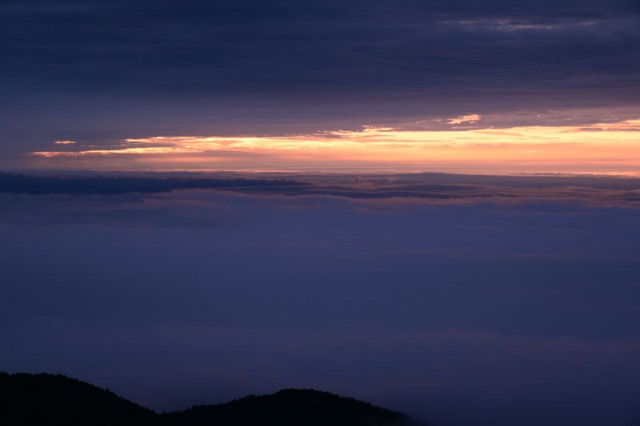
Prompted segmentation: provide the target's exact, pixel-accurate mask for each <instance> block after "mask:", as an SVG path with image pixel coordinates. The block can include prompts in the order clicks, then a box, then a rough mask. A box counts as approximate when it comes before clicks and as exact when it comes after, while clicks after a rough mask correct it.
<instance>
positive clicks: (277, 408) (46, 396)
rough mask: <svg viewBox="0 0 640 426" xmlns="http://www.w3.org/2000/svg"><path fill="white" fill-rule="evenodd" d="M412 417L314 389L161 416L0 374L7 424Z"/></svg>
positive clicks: (280, 423)
mask: <svg viewBox="0 0 640 426" xmlns="http://www.w3.org/2000/svg"><path fill="white" fill-rule="evenodd" d="M418 424H420V423H418V422H415V421H414V420H412V419H411V418H409V417H408V416H406V415H404V414H402V413H398V412H395V411H391V410H387V409H384V408H380V407H376V406H373V405H371V404H368V403H366V402H362V401H357V400H355V399H353V398H344V397H340V396H337V395H333V394H331V393H328V392H321V391H317V390H311V389H286V390H282V391H280V392H277V393H274V394H272V395H263V396H255V395H250V396H248V397H245V398H241V399H237V400H234V401H231V402H229V403H226V404H217V405H200V406H194V407H192V408H190V409H188V410H184V411H177V412H172V413H166V414H158V413H155V412H153V411H151V410H149V409H146V408H143V407H141V406H139V405H137V404H134V403H133V402H130V401H127V400H126V399H124V398H121V397H119V396H117V395H116V394H114V393H113V392H110V391H108V390H105V389H101V388H99V387H96V386H93V385H91V384H88V383H85V382H81V381H79V380H75V379H71V378H69V377H65V376H61V375H52V374H24V373H19V374H6V373H0V425H3V426H58V425H59V426H63V425H64V426H103V425H104V426H107V425H113V426H116V425H117V426H138V425H139V426H271V425H274V426H276V425H277V426H294V425H295V426H301V425H305V426H320V425H322V426H343V425H344V426H347V425H348V426H405V425H418Z"/></svg>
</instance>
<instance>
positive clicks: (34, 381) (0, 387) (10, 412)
mask: <svg viewBox="0 0 640 426" xmlns="http://www.w3.org/2000/svg"><path fill="white" fill-rule="evenodd" d="M156 417H157V414H156V413H154V412H153V411H151V410H148V409H146V408H142V407H140V406H139V405H136V404H134V403H133V402H130V401H127V400H126V399H124V398H121V397H119V396H117V395H116V394H114V393H113V392H110V391H108V390H105V389H101V388H99V387H96V386H93V385H90V384H88V383H84V382H81V381H79V380H75V379H71V378H69V377H65V376H59V375H52V374H5V373H0V424H1V425H3V426H22V425H25V426H58V425H60V426H103V425H104V426H112V425H122V426H134V425H136V426H137V425H140V426H146V425H155V424H157V421H156Z"/></svg>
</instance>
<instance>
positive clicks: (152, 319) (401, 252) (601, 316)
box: [0, 175, 640, 426]
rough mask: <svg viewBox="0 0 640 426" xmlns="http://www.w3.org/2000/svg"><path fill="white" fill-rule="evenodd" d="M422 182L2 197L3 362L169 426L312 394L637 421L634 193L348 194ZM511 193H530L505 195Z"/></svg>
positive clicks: (593, 189)
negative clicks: (217, 405)
mask: <svg viewBox="0 0 640 426" xmlns="http://www.w3.org/2000/svg"><path fill="white" fill-rule="evenodd" d="M415 178H416V177H415V176H414V177H413V178H411V177H410V176H407V177H404V178H403V177H402V176H396V177H395V181H394V180H387V179H391V178H390V177H386V178H385V177H380V176H378V177H377V178H373V177H369V178H368V179H365V180H360V181H357V180H356V178H354V177H336V176H334V177H332V178H320V177H315V178H312V177H307V181H308V183H309V185H308V188H314V189H317V188H320V187H322V186H323V185H324V187H325V188H326V189H327V193H323V194H320V193H315V194H314V193H310V194H305V193H304V192H303V193H300V194H298V195H297V196H286V195H284V194H278V193H261V194H258V193H249V192H245V193H238V192H229V191H219V190H210V189H209V190H202V189H192V190H188V191H173V192H160V193H144V192H136V193H126V194H113V195H92V194H89V193H84V194H76V195H70V194H42V195H35V194H25V193H21V194H20V193H4V194H1V195H0V197H1V202H0V240H1V241H2V244H1V245H0V256H1V257H2V259H3V268H4V269H3V277H4V278H3V282H2V289H3V298H2V299H1V300H0V336H1V337H2V341H3V342H5V343H6V345H5V346H4V347H5V348H6V349H5V350H3V351H2V352H1V353H0V364H1V365H2V366H3V368H4V369H6V370H10V371H44V370H46V371H50V372H62V373H66V374H70V375H73V376H77V377H80V378H83V379H86V380H90V381H92V382H94V383H97V384H99V385H101V386H108V387H110V388H112V389H113V390H115V391H117V392H120V393H122V394H123V395H124V396H127V397H130V398H132V399H134V400H136V401H139V402H141V403H143V404H146V405H150V406H152V407H153V408H156V409H160V410H163V409H174V408H182V407H185V406H188V405H190V404H193V403H211V402H216V401H224V400H228V399H231V398H234V397H237V396H241V395H245V394H247V393H252V392H254V393H256V392H268V391H273V390H276V389H278V388H283V387H290V386H300V387H316V388H321V389H325V390H329V391H334V392H339V393H343V394H349V395H353V396H356V397H359V398H363V399H367V400H371V401H373V402H375V403H378V404H382V405H386V406H389V407H391V408H395V409H401V410H404V411H406V412H408V413H409V414H411V415H413V416H415V417H419V418H424V419H427V420H429V419H430V420H433V421H434V422H435V424H442V425H453V426H463V425H477V424H491V425H504V426H507V425H513V424H523V425H529V424H531V425H534V424H542V423H544V424H547V425H554V426H555V425H557V426H560V425H566V424H583V425H589V426H591V425H594V426H595V425H602V424H608V425H627V424H630V422H632V421H634V419H637V418H638V414H640V410H639V409H640V401H638V400H637V395H638V394H639V393H640V387H639V386H638V383H640V371H639V370H638V364H637V359H638V356H640V327H639V324H640V317H639V316H638V315H639V312H640V309H639V307H640V299H639V298H638V286H637V276H638V274H639V273H640V268H639V264H638V261H637V255H636V254H637V253H639V252H640V243H639V241H640V227H638V220H637V218H638V209H637V206H636V203H637V202H626V203H622V202H613V203H611V202H609V203H603V202H601V200H599V197H600V194H601V193H605V194H609V195H607V197H609V196H610V194H612V193H617V191H632V190H634V186H633V185H634V184H635V183H634V181H633V180H624V179H623V180H619V179H604V178H594V177H583V178H568V179H569V180H568V181H564V183H565V184H566V183H567V182H569V183H571V186H572V187H573V186H574V185H575V188H576V189H574V190H575V191H577V192H579V193H580V194H582V195H581V196H580V197H578V198H573V197H565V196H557V195H555V193H556V192H557V191H566V190H567V189H566V188H565V189H558V188H556V186H557V185H559V184H558V182H562V178H561V177H556V178H547V179H548V180H546V181H545V180H544V179H542V178H538V177H528V178H495V177H486V178H485V179H486V181H482V180H481V179H480V178H478V181H477V182H476V185H477V186H476V187H475V188H471V189H469V188H467V187H465V186H461V187H460V188H457V187H456V185H461V181H465V179H469V178H468V177H454V176H446V175H442V176H432V179H434V181H432V182H431V185H432V186H435V188H436V189H437V190H446V191H448V193H449V194H451V193H454V192H456V191H462V192H465V191H469V190H471V191H479V192H480V191H489V192H487V194H486V195H487V196H485V197H482V198H470V199H465V200H464V202H460V200H459V199H453V200H448V201H447V200H445V201H439V200H430V199H424V198H422V199H421V198H419V197H408V196H404V195H403V196H402V197H399V196H392V197H384V198H377V197H376V198H362V197H360V198H356V197H353V196H344V194H342V195H340V196H336V195H337V194H336V193H335V192H336V188H337V187H340V185H343V186H349V187H350V188H351V189H350V190H351V191H352V190H353V188H354V187H355V186H358V185H360V187H361V188H363V189H362V191H363V192H366V191H374V190H375V189H376V188H378V189H380V190H382V188H385V187H386V186H389V188H388V189H386V190H388V191H391V192H393V191H397V188H394V187H393V185H394V184H395V185H400V184H402V185H405V186H406V185H408V184H409V182H407V181H403V179H407V180H408V179H415ZM332 179H333V181H332ZM376 179H377V180H376ZM437 179H443V180H446V184H445V181H440V182H437ZM456 179H459V180H456ZM501 179H502V180H504V179H509V181H508V182H509V184H508V185H506V184H505V183H504V181H502V182H503V183H502V185H501V184H500V182H501ZM564 179H567V178H564ZM571 179H574V180H571ZM580 179H582V180H580ZM436 182H437V184H436ZM465 182H466V184H469V183H470V182H468V180H467V181H465ZM514 182H516V183H514ZM545 182H546V183H545ZM411 184H413V185H414V190H415V184H416V182H413V181H412V182H411ZM578 184H579V185H578ZM588 184H589V185H590V186H589V185H588ZM423 185H424V182H423ZM437 185H440V186H437ZM446 185H449V186H446ZM451 185H453V186H454V187H456V189H452V188H451ZM625 185H627V186H626V187H625V188H624V189H623V188H621V187H620V186H625ZM578 186H579V187H580V188H577V187H578ZM364 188H367V189H364ZM443 188H444V189H443ZM509 188H510V189H509ZM636 188H637V187H636ZM433 189H434V188H431V189H429V190H433ZM507 189H508V190H509V191H512V192H513V193H515V192H517V191H520V192H521V193H523V194H527V195H526V196H522V197H520V198H519V199H518V200H517V201H515V202H513V201H508V202H505V201H504V200H507V199H509V198H512V197H506V196H504V195H502V196H496V194H495V193H491V192H490V190H492V191H495V192H496V193H498V192H500V193H502V192H505V191H507ZM403 190H404V191H406V190H407V188H406V187H405V188H404V189H403ZM331 191H334V192H333V193H332V192H331ZM421 191H427V189H425V188H421ZM530 191H533V192H535V193H536V194H537V196H531V195H530V193H529V192H530ZM544 193H550V194H552V195H550V196H548V197H546V198H544V197H542V196H541V195H540V194H544ZM396 195H397V194H396ZM460 198H461V199H463V198H465V197H460ZM594 199H595V200H596V201H594Z"/></svg>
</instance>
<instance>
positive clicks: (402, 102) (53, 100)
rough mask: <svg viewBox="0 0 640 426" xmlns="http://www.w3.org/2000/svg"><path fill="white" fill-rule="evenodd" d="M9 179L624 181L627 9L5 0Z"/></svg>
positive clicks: (632, 159) (497, 0)
mask: <svg viewBox="0 0 640 426" xmlns="http://www.w3.org/2000/svg"><path fill="white" fill-rule="evenodd" d="M0 28H1V30H0V31H1V32H0V36H1V37H2V43H1V44H0V57H1V59H0V64H2V65H1V66H0V85H1V86H0V88H1V89H2V92H3V94H4V95H3V96H2V99H0V120H1V121H0V128H1V129H2V134H1V135H0V136H1V137H2V142H1V144H0V159H1V160H0V167H2V168H3V169H5V170H25V169H26V170H42V169H47V170H50V169H58V170H60V169H62V170H77V169H94V170H95V169H99V170H106V171H109V170H158V169H162V170H221V169H225V170H288V171H305V170H311V169H313V170H321V171H336V170H340V171H345V170H348V171H362V170H364V171H375V170H377V171H389V170H391V171H451V172H471V173H474V172H480V173H531V172H534V173H545V172H546V173H553V172H582V173H604V174H607V173H615V174H627V175H628V174H636V173H637V172H638V160H637V159H638V158H640V155H639V154H640V153H639V152H638V143H637V141H638V136H639V133H638V129H639V121H638V120H640V111H639V110H638V106H637V103H638V102H637V101H638V95H639V94H640V93H639V89H638V88H639V85H638V68H639V66H640V54H639V53H638V52H640V49H639V47H640V46H639V43H640V41H639V35H640V34H639V31H640V30H639V28H640V3H638V1H637V0H606V1H605V0H602V1H600V0H591V1H577V0H576V1H567V0H563V1H557V0H553V1H552V0H542V1H537V2H533V3H532V4H527V5H523V4H517V3H513V2H510V1H506V0H484V1H466V0H464V1H463V0H454V1H440V0H432V1H417V0H400V1H395V2H388V1H378V0H369V1H364V0H362V1H361V0H357V1H349V2H343V1H337V0H329V1H324V2H316V1H308V0H297V1H290V0H278V1H253V0H243V1H227V0H224V1H215V2H207V1H200V0H186V1H181V2H175V1H153V2H151V1H142V0H134V1H119V0H116V1H100V0H94V1H66V0H65V1H60V2H56V3H55V5H54V4H52V3H50V2H45V1H36V0H21V1H6V0H3V1H2V2H0Z"/></svg>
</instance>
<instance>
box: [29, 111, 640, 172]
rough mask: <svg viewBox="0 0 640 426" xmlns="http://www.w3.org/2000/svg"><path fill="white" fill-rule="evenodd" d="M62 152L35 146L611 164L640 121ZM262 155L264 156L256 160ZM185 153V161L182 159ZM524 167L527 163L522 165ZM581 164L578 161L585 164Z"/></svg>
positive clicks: (628, 161)
mask: <svg viewBox="0 0 640 426" xmlns="http://www.w3.org/2000/svg"><path fill="white" fill-rule="evenodd" d="M480 119H481V117H480V116H478V115H475V114H474V115H468V116H461V117H457V118H454V119H450V120H449V123H453V124H459V123H472V122H477V121H478V120H480ZM65 148H66V150H64V151H38V152H33V153H31V154H32V155H34V156H38V157H45V158H56V157H62V158H73V157H93V156H95V157H101V158H103V159H104V158H109V157H113V156H120V157H127V158H129V157H130V158H135V159H137V160H136V161H138V162H140V161H142V162H144V161H145V160H146V161H148V162H149V163H157V162H158V161H164V162H165V163H170V162H171V161H175V162H176V163H180V164H185V163H189V162H191V163H193V165H194V166H195V167H201V166H202V165H203V164H206V163H207V162H209V163H211V162H212V161H213V160H214V159H215V161H213V162H214V163H215V162H218V161H223V162H224V161H226V160H225V159H221V158H220V156H221V154H223V153H224V154H225V155H228V156H234V155H235V156H236V157H239V156H242V155H243V154H247V155H249V154H252V155H254V156H255V158H253V159H250V158H248V157H247V158H245V159H244V160H243V161H244V163H243V164H246V165H247V167H248V168H251V167H252V166H251V162H252V161H253V162H255V166H256V167H257V168H262V167H263V166H264V158H268V159H269V161H270V162H271V163H273V164H276V163H277V164H280V163H283V162H284V163H286V164H299V165H300V167H304V166H305V165H306V166H309V167H312V168H313V167H314V166H315V164H314V163H317V162H320V163H327V162H331V161H333V162H337V163H340V162H343V163H349V164H357V163H361V164H367V163H378V164H389V165H394V164H402V163H408V164H412V165H418V166H425V167H428V166H432V165H452V166H455V165H456V164H466V165H470V164H475V165H480V164H494V165H496V167H499V165H500V164H508V165H510V166H512V167H518V165H520V166H521V167H523V168H526V167H528V166H531V165H537V166H539V167H543V166H544V164H547V165H549V167H550V168H553V165H554V164H573V165H574V168H576V169H577V170H580V169H581V168H588V167H592V166H594V165H596V166H604V165H606V164H613V165H616V167H624V168H627V169H628V168H634V167H639V166H640V120H625V121H619V122H613V123H595V124H592V125H589V126H581V127H577V126H520V127H511V128H473V129H462V130H451V129H447V130H403V129H396V128H391V127H364V128H363V129H362V130H360V131H348V130H336V131H330V132H321V133H315V134H301V135H288V136H238V137H222V136H206V137H200V136H156V137H149V138H129V139H125V140H122V141H120V142H119V143H118V144H117V145H114V146H112V147H100V148H93V147H89V148H85V149H83V148H82V145H81V144H77V145H76V144H74V145H69V146H66V147H65ZM261 157H264V158H263V159H261ZM186 158H188V160H186ZM527 165H528V166H527ZM582 166H583V167H582Z"/></svg>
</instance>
